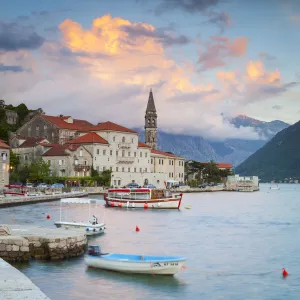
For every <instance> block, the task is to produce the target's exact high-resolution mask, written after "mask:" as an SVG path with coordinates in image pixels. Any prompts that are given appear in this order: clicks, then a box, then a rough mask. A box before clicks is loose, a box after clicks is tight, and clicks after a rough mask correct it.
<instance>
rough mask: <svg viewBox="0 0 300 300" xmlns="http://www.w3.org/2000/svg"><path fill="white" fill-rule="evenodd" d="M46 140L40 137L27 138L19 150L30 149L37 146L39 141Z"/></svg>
mask: <svg viewBox="0 0 300 300" xmlns="http://www.w3.org/2000/svg"><path fill="white" fill-rule="evenodd" d="M44 140H46V139H45V138H41V137H27V138H26V140H25V142H24V143H22V144H21V145H20V146H19V148H31V147H35V146H36V145H38V144H39V143H40V142H41V141H44Z"/></svg>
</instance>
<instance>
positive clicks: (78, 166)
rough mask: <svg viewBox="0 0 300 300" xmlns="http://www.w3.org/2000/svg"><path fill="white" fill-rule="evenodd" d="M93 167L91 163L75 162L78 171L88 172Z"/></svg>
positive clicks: (75, 168)
mask: <svg viewBox="0 0 300 300" xmlns="http://www.w3.org/2000/svg"><path fill="white" fill-rule="evenodd" d="M90 169H91V166H89V165H75V164H74V170H75V171H77V172H82V171H83V172H87V171H90Z"/></svg>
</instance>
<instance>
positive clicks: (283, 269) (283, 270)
mask: <svg viewBox="0 0 300 300" xmlns="http://www.w3.org/2000/svg"><path fill="white" fill-rule="evenodd" d="M288 275H289V273H288V272H287V270H286V269H285V268H282V276H283V277H286V276H288Z"/></svg>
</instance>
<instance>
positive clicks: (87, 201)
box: [60, 198, 91, 204]
mask: <svg viewBox="0 0 300 300" xmlns="http://www.w3.org/2000/svg"><path fill="white" fill-rule="evenodd" d="M60 202H61V203H80V204H90V203H91V200H90V199H82V198H67V199H61V200H60Z"/></svg>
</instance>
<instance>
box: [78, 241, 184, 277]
mask: <svg viewBox="0 0 300 300" xmlns="http://www.w3.org/2000/svg"><path fill="white" fill-rule="evenodd" d="M84 260H85V263H86V264H87V265H88V266H89V267H94V268H100V269H105V270H111V271H117V272H125V273H140V274H152V275H154V274H155V275H174V274H176V273H177V272H178V271H180V269H181V268H182V267H183V265H184V262H185V261H186V258H185V257H182V256H153V255H133V254H119V253H101V250H100V247H99V246H89V247H88V254H87V255H86V256H85V257H84Z"/></svg>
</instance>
